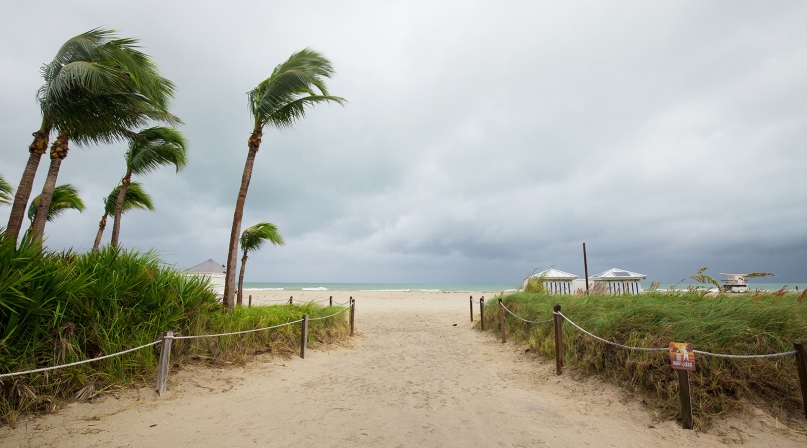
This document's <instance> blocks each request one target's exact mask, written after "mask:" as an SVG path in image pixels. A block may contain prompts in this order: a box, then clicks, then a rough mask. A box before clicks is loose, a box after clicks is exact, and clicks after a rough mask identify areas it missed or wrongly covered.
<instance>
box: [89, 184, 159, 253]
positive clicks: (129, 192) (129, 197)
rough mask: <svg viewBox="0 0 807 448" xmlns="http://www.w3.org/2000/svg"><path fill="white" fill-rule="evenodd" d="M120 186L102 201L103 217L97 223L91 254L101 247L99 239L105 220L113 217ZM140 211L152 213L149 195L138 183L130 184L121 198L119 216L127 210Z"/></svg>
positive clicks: (104, 227) (104, 226)
mask: <svg viewBox="0 0 807 448" xmlns="http://www.w3.org/2000/svg"><path fill="white" fill-rule="evenodd" d="M120 190H121V186H120V185H118V186H117V187H115V189H113V190H112V192H111V193H109V196H107V197H106V199H104V216H102V217H101V222H99V223H98V233H97V234H96V235H95V243H94V244H93V246H92V251H93V253H96V252H98V247H99V246H100V245H101V237H102V236H103V235H104V229H106V219H107V217H108V216H109V215H112V216H115V206H116V205H117V203H118V195H119V194H120ZM134 209H140V210H148V211H152V212H153V211H154V204H153V203H152V202H151V195H149V194H148V193H146V191H145V190H143V186H142V185H141V184H140V182H132V183H130V184H129V188H127V189H126V196H125V197H124V198H123V206H122V207H121V214H123V213H126V212H128V211H129V210H134Z"/></svg>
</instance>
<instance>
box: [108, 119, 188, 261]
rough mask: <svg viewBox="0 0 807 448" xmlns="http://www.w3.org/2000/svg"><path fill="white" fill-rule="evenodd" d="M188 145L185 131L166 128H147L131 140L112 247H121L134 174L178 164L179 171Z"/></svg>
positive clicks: (118, 203)
mask: <svg viewBox="0 0 807 448" xmlns="http://www.w3.org/2000/svg"><path fill="white" fill-rule="evenodd" d="M187 146H188V142H187V141H186V140H185V137H184V136H183V135H182V133H181V132H179V131H177V130H176V129H171V128H165V127H162V126H156V127H153V128H148V129H143V130H142V131H140V132H138V133H137V135H136V136H134V137H133V138H132V139H131V140H130V141H129V150H128V151H126V156H125V157H126V174H124V176H123V179H121V188H120V192H119V193H118V199H117V200H116V201H115V202H116V205H115V223H114V224H113V225H112V241H111V242H110V244H112V245H113V246H117V245H118V237H119V236H120V218H121V214H122V213H123V203H124V201H125V198H126V191H127V189H128V188H129V184H130V183H131V181H132V175H133V174H146V173H150V172H151V171H154V170H156V169H157V168H159V167H161V166H164V165H174V168H176V171H177V172H179V171H180V170H182V168H185V165H186V164H187Z"/></svg>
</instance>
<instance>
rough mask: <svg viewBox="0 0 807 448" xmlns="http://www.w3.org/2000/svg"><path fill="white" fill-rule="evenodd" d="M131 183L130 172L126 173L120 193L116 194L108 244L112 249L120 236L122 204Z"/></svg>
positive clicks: (116, 244) (116, 245)
mask: <svg viewBox="0 0 807 448" xmlns="http://www.w3.org/2000/svg"><path fill="white" fill-rule="evenodd" d="M131 181H132V172H131V171H127V172H126V175H125V176H123V180H121V183H120V192H119V193H118V200H117V201H116V202H115V222H114V223H113V224H112V241H110V242H109V244H111V245H112V247H118V237H119V236H120V217H121V215H122V214H123V202H124V200H125V199H126V190H128V189H129V183H130V182H131Z"/></svg>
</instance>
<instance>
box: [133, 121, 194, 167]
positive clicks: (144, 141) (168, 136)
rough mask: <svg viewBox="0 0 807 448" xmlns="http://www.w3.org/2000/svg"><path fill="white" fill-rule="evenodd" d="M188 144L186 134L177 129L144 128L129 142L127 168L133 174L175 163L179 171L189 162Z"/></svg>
mask: <svg viewBox="0 0 807 448" xmlns="http://www.w3.org/2000/svg"><path fill="white" fill-rule="evenodd" d="M187 146H188V142H187V140H186V139H185V136H184V135H182V133H181V132H179V131H178V130H176V129H171V128H166V127H162V126H155V127H152V128H148V129H143V130H142V131H140V132H138V133H137V135H136V136H135V137H134V138H132V139H131V140H130V142H129V150H128V151H126V156H125V157H126V168H127V170H128V171H130V172H131V173H132V174H146V173H149V172H151V171H153V170H155V169H157V168H159V167H161V166H163V165H174V167H175V168H176V171H177V172H179V171H180V170H182V169H183V168H184V167H185V165H186V164H187V155H188V154H187Z"/></svg>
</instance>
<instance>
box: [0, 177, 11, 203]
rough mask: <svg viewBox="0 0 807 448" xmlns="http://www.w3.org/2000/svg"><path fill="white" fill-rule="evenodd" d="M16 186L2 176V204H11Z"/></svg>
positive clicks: (0, 186)
mask: <svg viewBox="0 0 807 448" xmlns="http://www.w3.org/2000/svg"><path fill="white" fill-rule="evenodd" d="M13 191H14V187H12V186H11V184H10V183H8V182H6V180H5V179H3V176H0V204H11V193H12V192H13Z"/></svg>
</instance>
